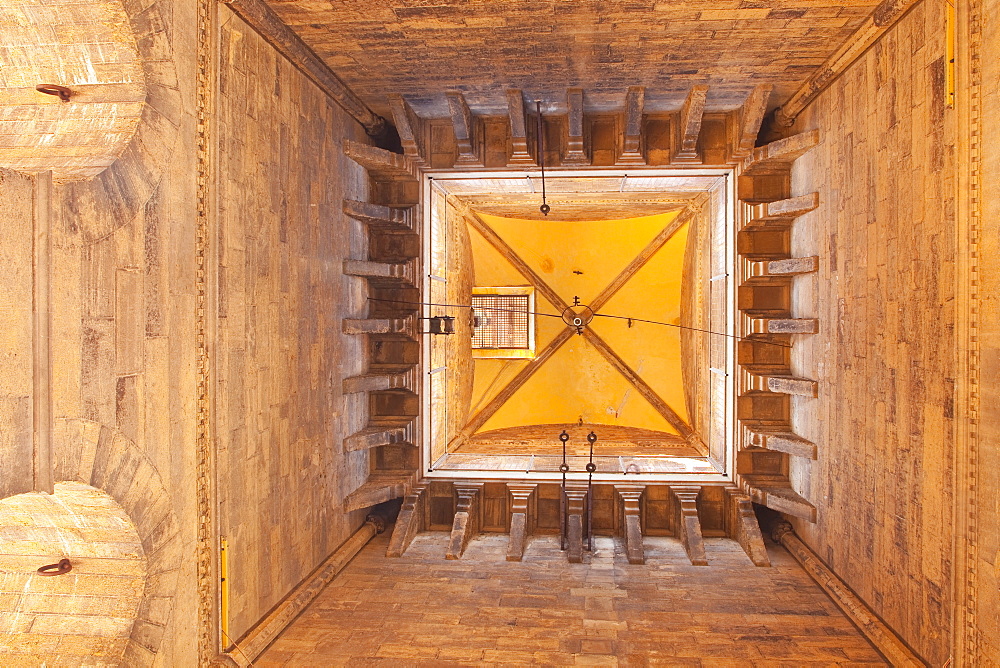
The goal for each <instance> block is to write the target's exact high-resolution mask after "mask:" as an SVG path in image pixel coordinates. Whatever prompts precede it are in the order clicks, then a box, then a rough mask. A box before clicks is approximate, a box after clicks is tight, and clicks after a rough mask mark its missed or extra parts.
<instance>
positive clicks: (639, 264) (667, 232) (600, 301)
mask: <svg viewBox="0 0 1000 668" xmlns="http://www.w3.org/2000/svg"><path fill="white" fill-rule="evenodd" d="M699 210H700V207H697V206H688V207H685V209H684V210H683V211H681V212H680V214H678V215H677V217H676V218H674V219H673V220H672V221H670V223H668V224H667V226H666V227H664V228H663V229H662V230H661V231H660V233H659V234H657V235H656V237H655V238H654V239H653V240H652V241H650V242H649V243H648V244H647V245H646V247H645V248H643V249H642V250H641V251H640V252H639V254H638V255H636V256H635V258H634V259H633V260H632V261H631V262H629V263H628V266H627V267H625V268H624V269H622V271H621V273H620V274H618V275H617V276H615V277H614V279H613V280H612V281H611V282H610V283H608V286H607V287H606V288H604V290H602V291H601V294H599V295H597V297H596V298H594V300H593V301H592V302H591V303H590V304H589V306H590V309H591V310H592V311H593V312H594V313H597V312H598V311H600V309H601V307H603V306H604V305H606V304H607V303H608V302H609V301H610V300H611V298H612V297H614V296H615V293H616V292H618V291H619V290H621V289H622V288H623V287H624V286H625V284H626V283H628V282H629V281H630V280H631V279H632V277H633V276H635V275H636V274H637V273H638V272H639V270H640V269H642V268H643V267H644V266H645V265H646V263H647V262H649V261H650V260H651V259H652V257H653V256H654V255H656V253H657V251H659V250H660V249H661V248H663V246H664V244H666V243H667V242H668V241H670V239H671V238H672V237H673V236H674V235H675V234H677V231H678V230H680V229H681V228H682V227H683V226H684V225H685V224H687V223H688V222H689V221H690V220H691V219H692V218H693V217H694V216H695V214H696V213H697V212H698V211H699Z"/></svg>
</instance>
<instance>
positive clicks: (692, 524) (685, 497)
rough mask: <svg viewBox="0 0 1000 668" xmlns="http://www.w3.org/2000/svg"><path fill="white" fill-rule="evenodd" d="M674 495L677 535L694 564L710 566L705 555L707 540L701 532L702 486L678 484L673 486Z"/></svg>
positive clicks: (671, 490) (671, 489)
mask: <svg viewBox="0 0 1000 668" xmlns="http://www.w3.org/2000/svg"><path fill="white" fill-rule="evenodd" d="M670 492H671V494H672V495H673V497H674V525H675V526H676V529H677V537H678V538H679V539H680V541H681V545H683V546H684V551H685V552H687V555H688V559H690V560H691V564H692V565H693V566H708V557H707V556H705V540H704V538H703V537H702V533H701V520H700V519H699V518H698V503H697V502H698V494H700V493H701V487H688V486H678V487H671V488H670Z"/></svg>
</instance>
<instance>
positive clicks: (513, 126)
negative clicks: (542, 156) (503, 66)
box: [507, 88, 537, 167]
mask: <svg viewBox="0 0 1000 668" xmlns="http://www.w3.org/2000/svg"><path fill="white" fill-rule="evenodd" d="M507 114H508V116H509V118H510V143H511V152H510V160H508V161H507V166H508V167H524V166H532V165H534V164H535V159H534V157H532V155H531V153H529V152H528V125H527V122H526V119H527V114H525V113H524V95H523V94H522V93H521V91H520V90H519V89H517V88H508V89H507ZM536 141H537V140H536Z"/></svg>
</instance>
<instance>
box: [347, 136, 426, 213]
mask: <svg viewBox="0 0 1000 668" xmlns="http://www.w3.org/2000/svg"><path fill="white" fill-rule="evenodd" d="M393 155H396V154H395V153H394V154H393ZM343 211H344V214H346V215H347V216H350V217H351V218H353V219H355V220H357V221H360V222H362V223H364V224H365V225H367V226H368V227H370V228H375V229H389V230H396V231H403V232H412V231H414V227H415V221H414V219H413V207H390V206H382V205H381V204H372V203H370V202H359V201H357V200H353V199H345V200H344V205H343Z"/></svg>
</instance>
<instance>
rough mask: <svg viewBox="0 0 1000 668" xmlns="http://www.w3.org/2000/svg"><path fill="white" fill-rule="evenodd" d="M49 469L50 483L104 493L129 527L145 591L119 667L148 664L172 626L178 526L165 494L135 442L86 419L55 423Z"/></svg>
mask: <svg viewBox="0 0 1000 668" xmlns="http://www.w3.org/2000/svg"><path fill="white" fill-rule="evenodd" d="M53 465H54V467H55V472H54V477H55V480H57V481H72V482H78V483H84V484H86V485H90V486H91V487H94V488H96V489H99V490H101V491H103V492H105V493H107V495H108V496H110V497H111V498H112V499H114V500H115V501H116V502H117V503H118V504H119V505H120V506H121V507H122V509H123V510H124V511H125V513H126V514H127V515H128V518H129V520H130V521H131V522H132V524H134V525H135V530H136V533H137V535H138V537H139V541H140V543H141V545H142V549H143V552H144V554H145V557H146V560H147V571H146V572H147V575H146V588H145V593H144V594H143V597H142V601H141V603H140V604H139V609H138V612H137V615H136V619H135V622H134V624H133V625H132V628H131V632H130V634H129V643H128V645H127V647H126V649H125V652H126V654H125V658H124V662H123V663H124V665H128V666H147V665H151V664H152V663H153V659H154V658H155V656H156V653H157V652H158V651H159V650H160V644H161V641H162V640H163V638H164V637H165V636H166V635H168V634H167V629H168V628H170V626H171V625H172V623H173V622H172V614H171V613H172V611H173V607H174V596H175V593H176V589H177V577H178V569H179V568H180V564H181V537H180V533H179V524H178V522H177V518H176V516H175V514H174V511H173V506H172V502H171V498H170V494H169V493H168V492H167V489H166V487H165V486H164V484H163V481H162V480H161V478H160V476H159V474H158V473H157V471H156V468H155V467H154V465H153V463H152V462H151V461H150V460H149V458H147V457H146V454H145V453H144V452H143V451H142V450H141V449H140V448H139V447H138V446H136V445H135V443H133V442H132V441H131V440H130V439H128V438H127V437H126V436H124V435H123V434H121V433H120V432H118V431H115V430H113V429H109V428H108V427H105V426H103V425H101V424H99V423H96V422H93V421H91V420H84V419H81V418H73V419H69V418H61V419H58V420H56V422H55V432H54V438H53Z"/></svg>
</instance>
